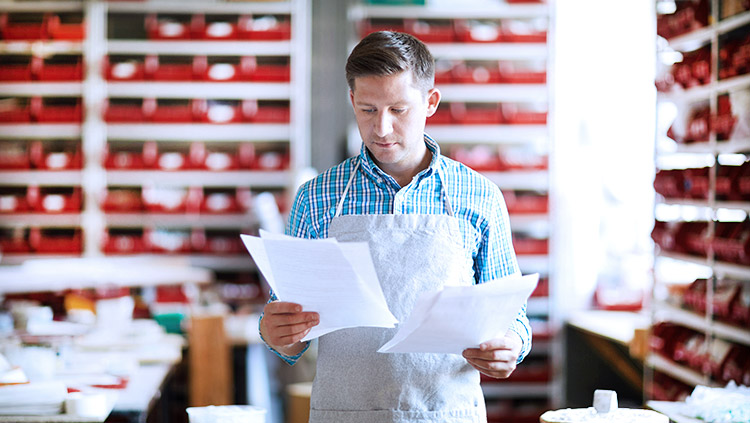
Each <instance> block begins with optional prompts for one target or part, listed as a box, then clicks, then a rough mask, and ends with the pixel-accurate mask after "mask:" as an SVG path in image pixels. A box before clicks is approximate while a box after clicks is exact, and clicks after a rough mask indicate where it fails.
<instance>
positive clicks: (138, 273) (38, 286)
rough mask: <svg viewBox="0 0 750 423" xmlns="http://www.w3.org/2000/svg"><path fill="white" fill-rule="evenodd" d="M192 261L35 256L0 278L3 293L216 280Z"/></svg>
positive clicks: (2, 269)
mask: <svg viewBox="0 0 750 423" xmlns="http://www.w3.org/2000/svg"><path fill="white" fill-rule="evenodd" d="M9 258H10V257H9ZM17 258H20V257H17ZM248 258H249V256H248ZM3 261H4V262H5V257H3ZM190 264H191V263H188V261H187V260H184V259H181V258H179V257H171V256H130V257H92V258H80V257H79V258H50V259H44V258H40V256H38V255H34V256H32V257H29V259H28V260H27V261H25V262H24V264H22V265H20V266H8V267H0V279H1V280H3V284H1V285H0V292H2V293H14V292H36V291H63V290H67V289H85V288H94V287H98V286H111V285H114V286H123V287H124V286H154V285H171V284H183V283H207V282H211V281H212V280H213V275H212V273H211V272H210V271H209V270H207V269H202V268H196V267H191V266H190Z"/></svg>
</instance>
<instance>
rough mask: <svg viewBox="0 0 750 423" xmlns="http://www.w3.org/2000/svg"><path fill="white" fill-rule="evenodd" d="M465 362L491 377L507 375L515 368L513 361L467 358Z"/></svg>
mask: <svg viewBox="0 0 750 423" xmlns="http://www.w3.org/2000/svg"><path fill="white" fill-rule="evenodd" d="M467 362H468V363H469V364H470V365H471V366H472V367H474V368H475V369H477V370H479V371H480V372H482V373H484V374H486V375H489V376H493V377H508V376H509V375H510V374H511V373H513V371H514V370H515V369H516V363H515V362H502V361H486V360H467Z"/></svg>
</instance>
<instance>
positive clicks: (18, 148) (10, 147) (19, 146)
mask: <svg viewBox="0 0 750 423" xmlns="http://www.w3.org/2000/svg"><path fill="white" fill-rule="evenodd" d="M30 167H31V159H30V157H29V145H28V143H27V142H26V141H7V142H2V143H0V169H2V170H27V169H29V168H30Z"/></svg>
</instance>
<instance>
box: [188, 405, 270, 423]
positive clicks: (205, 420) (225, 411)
mask: <svg viewBox="0 0 750 423" xmlns="http://www.w3.org/2000/svg"><path fill="white" fill-rule="evenodd" d="M187 413H188V418H189V420H190V423H266V410H265V409H264V408H261V407H255V406H253V405H209V406H206V407H189V408H188V409H187Z"/></svg>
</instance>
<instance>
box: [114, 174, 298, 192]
mask: <svg viewBox="0 0 750 423" xmlns="http://www.w3.org/2000/svg"><path fill="white" fill-rule="evenodd" d="M291 178H292V175H291V172H289V171H283V170H280V171H230V172H210V171H174V172H168V171H152V170H145V171H141V170H118V171H108V172H107V177H106V179H107V185H117V186H141V185H144V184H154V185H157V186H165V185H169V186H183V187H184V186H203V187H226V186H252V187H272V188H284V187H287V186H289V184H290V183H291V181H292V179H291Z"/></svg>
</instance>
